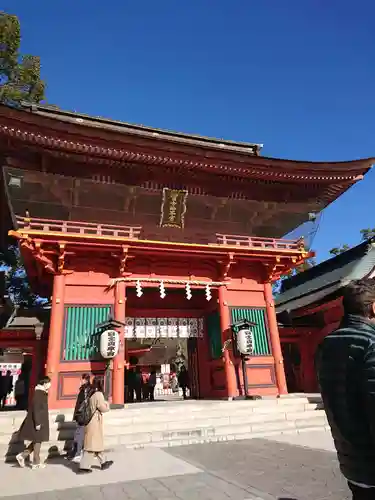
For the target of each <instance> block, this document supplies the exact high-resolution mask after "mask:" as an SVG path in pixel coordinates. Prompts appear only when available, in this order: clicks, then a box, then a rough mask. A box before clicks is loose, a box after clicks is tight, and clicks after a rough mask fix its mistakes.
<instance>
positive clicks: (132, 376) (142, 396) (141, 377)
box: [125, 365, 189, 403]
mask: <svg viewBox="0 0 375 500" xmlns="http://www.w3.org/2000/svg"><path fill="white" fill-rule="evenodd" d="M157 381H158V377H157V373H156V370H151V372H150V373H149V372H147V371H142V369H141V368H140V367H139V366H137V367H135V368H130V369H129V370H128V371H127V373H126V381H125V388H126V391H127V393H126V394H125V400H126V401H128V402H129V403H133V402H134V401H136V402H137V403H140V402H141V401H154V400H155V388H156V385H157ZM188 387H189V373H188V371H187V368H186V366H185V365H182V367H181V369H180V371H179V373H178V375H177V374H176V373H175V372H171V373H170V374H169V388H170V389H171V390H172V392H173V393H177V392H178V390H179V389H180V388H181V390H182V395H183V398H184V399H186V398H187V390H188Z"/></svg>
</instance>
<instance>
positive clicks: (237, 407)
mask: <svg viewBox="0 0 375 500" xmlns="http://www.w3.org/2000/svg"><path fill="white" fill-rule="evenodd" d="M280 401H288V403H287V404H285V403H279V404H277V403H275V402H272V401H268V400H265V401H249V402H248V401H237V402H225V404H222V405H220V406H216V405H215V406H213V407H210V406H207V405H206V406H205V407H202V406H193V405H186V406H185V407H184V408H183V410H184V411H181V410H180V408H179V407H178V406H177V405H176V406H177V407H176V406H175V405H173V406H174V408H168V404H166V405H163V406H164V407H165V408H164V409H165V411H161V410H162V409H163V408H160V407H158V408H157V411H155V410H153V409H152V405H148V404H145V405H139V406H141V408H137V409H135V410H133V409H132V408H131V409H128V408H126V409H121V410H114V411H111V412H110V413H109V414H108V415H106V419H107V421H108V422H111V423H115V422H116V421H119V422H121V423H123V424H133V423H140V422H145V423H146V422H154V421H158V420H160V421H165V420H166V419H173V420H176V421H177V420H186V419H187V418H189V419H194V418H201V417H202V416H204V417H205V418H211V417H216V416H219V415H220V416H223V417H229V416H231V415H233V414H239V413H244V414H246V413H278V412H280V411H284V410H285V411H289V412H298V411H306V410H313V409H316V408H320V407H321V404H319V403H309V402H304V401H301V400H297V399H296V400H280ZM72 416H73V412H72V411H71V410H67V411H64V410H61V411H60V412H59V413H55V412H51V413H50V425H51V426H53V425H55V424H56V423H58V424H63V423H64V422H71V420H72ZM24 418H25V412H4V413H0V429H4V428H12V429H17V428H18V427H19V426H20V425H21V424H22V421H23V419H24Z"/></svg>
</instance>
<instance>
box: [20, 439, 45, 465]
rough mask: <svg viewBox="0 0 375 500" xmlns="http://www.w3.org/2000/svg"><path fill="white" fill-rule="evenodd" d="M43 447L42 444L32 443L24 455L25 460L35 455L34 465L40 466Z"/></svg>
mask: <svg viewBox="0 0 375 500" xmlns="http://www.w3.org/2000/svg"><path fill="white" fill-rule="evenodd" d="M41 447H42V443H30V444H29V446H28V447H27V448H26V450H25V451H24V452H23V453H22V456H23V458H25V459H26V458H29V456H30V455H31V454H33V455H34V456H33V463H34V465H39V464H40V448H41Z"/></svg>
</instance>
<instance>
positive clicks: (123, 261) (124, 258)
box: [120, 245, 134, 276]
mask: <svg viewBox="0 0 375 500" xmlns="http://www.w3.org/2000/svg"><path fill="white" fill-rule="evenodd" d="M130 259H134V256H132V255H129V247H128V246H126V245H122V253H121V255H120V276H126V275H128V274H129V273H127V272H126V267H127V263H128V260H130Z"/></svg>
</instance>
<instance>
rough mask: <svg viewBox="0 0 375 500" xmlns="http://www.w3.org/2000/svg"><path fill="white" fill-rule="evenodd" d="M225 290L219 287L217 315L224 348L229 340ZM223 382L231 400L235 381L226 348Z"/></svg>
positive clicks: (235, 385) (235, 393)
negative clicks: (218, 314)
mask: <svg viewBox="0 0 375 500" xmlns="http://www.w3.org/2000/svg"><path fill="white" fill-rule="evenodd" d="M226 295H227V289H226V287H225V286H224V285H221V286H219V313H220V326H221V341H222V345H223V347H224V343H225V341H226V340H228V339H230V338H231V335H230V325H231V319H230V311H229V307H228V302H227V298H226ZM223 362H224V372H225V382H226V388H227V394H228V399H233V398H235V397H236V396H237V380H236V373H235V370H234V366H233V363H232V361H231V359H230V354H229V350H228V346H227V348H226V349H225V350H224V354H223Z"/></svg>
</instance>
